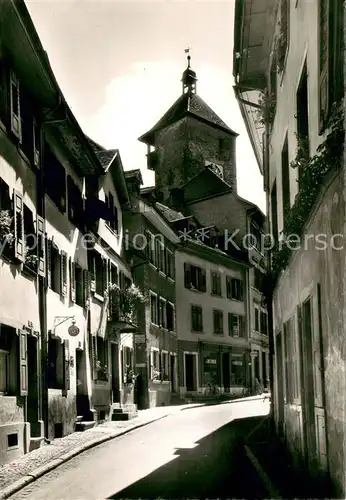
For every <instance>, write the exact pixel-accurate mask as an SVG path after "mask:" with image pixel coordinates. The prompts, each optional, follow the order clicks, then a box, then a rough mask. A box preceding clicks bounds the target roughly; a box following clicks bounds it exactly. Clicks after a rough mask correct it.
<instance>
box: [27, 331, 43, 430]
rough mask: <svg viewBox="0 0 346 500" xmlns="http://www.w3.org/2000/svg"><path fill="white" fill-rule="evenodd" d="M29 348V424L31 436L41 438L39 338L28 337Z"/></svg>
mask: <svg viewBox="0 0 346 500" xmlns="http://www.w3.org/2000/svg"><path fill="white" fill-rule="evenodd" d="M27 348H28V358H27V359H28V376H29V383H28V400H27V402H28V416H27V419H28V422H30V427H31V436H32V437H39V436H40V434H41V427H40V425H39V424H38V420H39V383H38V375H39V374H38V348H37V338H36V337H34V336H32V335H28V336H27Z"/></svg>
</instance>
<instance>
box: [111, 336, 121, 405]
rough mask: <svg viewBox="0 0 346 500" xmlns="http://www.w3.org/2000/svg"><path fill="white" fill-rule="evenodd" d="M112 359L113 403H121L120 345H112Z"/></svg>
mask: <svg viewBox="0 0 346 500" xmlns="http://www.w3.org/2000/svg"><path fill="white" fill-rule="evenodd" d="M111 359H112V361H111V362H112V402H113V403H120V381H119V345H118V344H116V343H114V342H112V343H111Z"/></svg>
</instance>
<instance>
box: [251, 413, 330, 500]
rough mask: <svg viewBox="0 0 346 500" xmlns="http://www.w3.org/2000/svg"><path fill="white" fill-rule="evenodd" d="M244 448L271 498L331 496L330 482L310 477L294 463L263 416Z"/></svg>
mask: <svg viewBox="0 0 346 500" xmlns="http://www.w3.org/2000/svg"><path fill="white" fill-rule="evenodd" d="M244 445H245V451H246V454H247V456H248V458H249V459H250V461H251V462H252V465H253V467H254V468H255V470H256V471H257V473H258V474H259V476H260V477H261V480H262V482H263V484H264V486H265V487H266V489H267V491H268V494H269V496H270V498H275V499H297V498H306V499H308V498H320V499H322V498H323V499H325V498H333V495H331V490H330V484H328V482H327V481H324V480H323V478H322V477H319V478H318V479H317V478H315V479H314V480H312V479H311V478H309V475H308V472H307V471H306V470H304V468H303V467H302V466H300V467H299V468H298V467H297V466H296V465H295V464H294V463H293V460H292V457H291V455H290V454H289V453H288V450H287V448H286V446H285V444H284V443H283V442H282V441H281V440H280V439H279V437H278V436H277V434H276V432H275V430H274V429H273V428H272V426H271V421H270V417H265V418H263V419H262V422H261V423H260V424H259V425H258V427H255V428H254V429H253V430H252V432H251V433H250V434H249V435H248V436H247V438H246V439H245V442H244Z"/></svg>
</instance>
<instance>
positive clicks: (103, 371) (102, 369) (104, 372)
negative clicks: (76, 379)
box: [96, 337, 108, 381]
mask: <svg viewBox="0 0 346 500" xmlns="http://www.w3.org/2000/svg"><path fill="white" fill-rule="evenodd" d="M96 342H97V361H96V374H97V380H104V381H105V380H108V342H107V341H106V340H105V339H103V338H102V337H97V341H96Z"/></svg>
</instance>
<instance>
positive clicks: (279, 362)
mask: <svg viewBox="0 0 346 500" xmlns="http://www.w3.org/2000/svg"><path fill="white" fill-rule="evenodd" d="M283 372H284V366H283V354H282V334H281V332H280V333H278V334H277V336H276V376H277V387H278V432H279V435H280V436H283V434H284V421H285V407H284V379H283Z"/></svg>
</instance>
